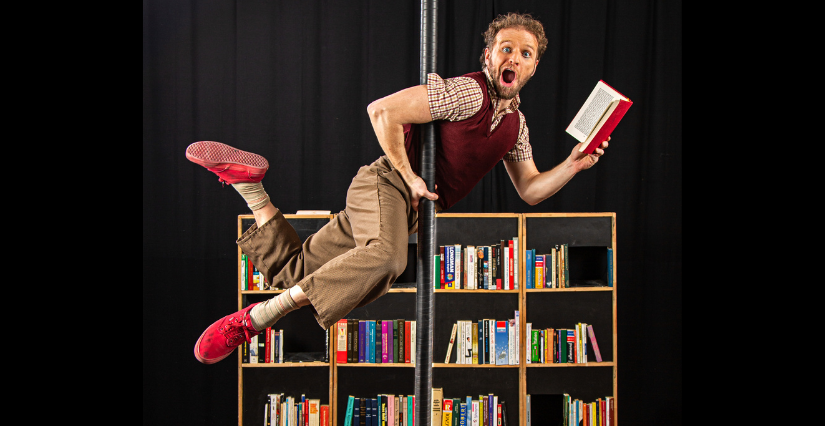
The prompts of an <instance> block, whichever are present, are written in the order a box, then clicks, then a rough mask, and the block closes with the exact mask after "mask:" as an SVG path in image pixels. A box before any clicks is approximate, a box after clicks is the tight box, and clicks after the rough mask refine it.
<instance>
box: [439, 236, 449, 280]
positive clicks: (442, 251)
mask: <svg viewBox="0 0 825 426" xmlns="http://www.w3.org/2000/svg"><path fill="white" fill-rule="evenodd" d="M439 251H440V252H439V254H440V255H441V258H440V259H441V266H440V268H441V287H440V288H441V289H442V290H443V289H444V288H446V286H445V285H444V264H445V263H447V262H446V261H445V260H446V259H447V258H446V257H444V246H440V247H439Z"/></svg>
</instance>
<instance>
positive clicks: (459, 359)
mask: <svg viewBox="0 0 825 426" xmlns="http://www.w3.org/2000/svg"><path fill="white" fill-rule="evenodd" d="M463 322H464V321H457V322H456V326H457V328H458V330H457V331H456V337H455V344H456V347H455V363H456V364H464V324H462V323H463Z"/></svg>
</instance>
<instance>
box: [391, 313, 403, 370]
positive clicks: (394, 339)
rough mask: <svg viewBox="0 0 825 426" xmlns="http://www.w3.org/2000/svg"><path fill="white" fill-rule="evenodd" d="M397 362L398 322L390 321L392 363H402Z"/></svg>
mask: <svg viewBox="0 0 825 426" xmlns="http://www.w3.org/2000/svg"><path fill="white" fill-rule="evenodd" d="M398 360H399V358H398V320H392V362H404V361H398Z"/></svg>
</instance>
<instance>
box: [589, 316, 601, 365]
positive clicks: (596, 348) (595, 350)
mask: <svg viewBox="0 0 825 426" xmlns="http://www.w3.org/2000/svg"><path fill="white" fill-rule="evenodd" d="M587 335H588V336H589V337H590V343H592V344H593V354H594V355H596V362H602V353H601V352H599V344H598V343H596V335H595V334H594V333H593V325H592V324H588V325H587Z"/></svg>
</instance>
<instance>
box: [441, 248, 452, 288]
mask: <svg viewBox="0 0 825 426" xmlns="http://www.w3.org/2000/svg"><path fill="white" fill-rule="evenodd" d="M444 255H445V256H446V257H445V260H444V288H448V289H451V290H452V289H454V288H455V246H446V247H444Z"/></svg>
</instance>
